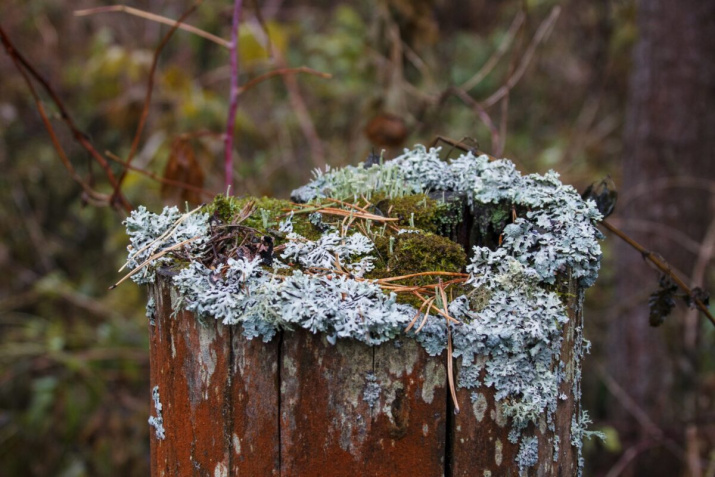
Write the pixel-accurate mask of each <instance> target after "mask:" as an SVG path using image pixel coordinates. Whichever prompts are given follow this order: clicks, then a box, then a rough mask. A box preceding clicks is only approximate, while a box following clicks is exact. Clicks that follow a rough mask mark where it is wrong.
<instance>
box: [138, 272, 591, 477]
mask: <svg viewBox="0 0 715 477" xmlns="http://www.w3.org/2000/svg"><path fill="white" fill-rule="evenodd" d="M562 292H563V295H564V296H568V297H569V302H568V303H567V305H568V306H569V310H570V314H571V315H570V317H571V321H570V322H569V324H568V325H567V327H566V330H565V339H564V343H563V347H562V349H563V351H562V357H561V358H562V360H563V361H564V362H565V363H566V365H567V369H566V373H567V380H566V381H565V382H564V383H563V384H562V389H561V391H562V392H564V393H565V394H566V395H567V396H568V399H567V400H564V401H561V402H560V404H559V409H558V412H557V416H556V421H555V424H556V434H558V435H559V437H560V445H559V454H558V456H557V460H556V461H555V460H554V444H553V439H554V435H555V433H554V432H551V431H549V430H548V429H547V426H546V422H545V420H544V422H543V423H541V425H540V426H539V427H540V429H538V430H537V431H536V432H537V435H538V436H539V449H540V450H539V457H540V462H539V464H538V465H537V466H536V467H535V468H531V469H529V471H528V472H527V475H539V476H546V475H573V473H574V469H575V466H576V464H577V463H576V452H575V449H573V448H572V447H571V445H570V442H571V437H570V433H571V416H572V411H573V410H574V396H573V390H574V382H573V380H574V379H575V374H574V373H575V372H576V370H577V369H578V367H579V366H580V364H579V363H578V362H577V361H575V360H574V355H573V348H574V342H578V340H580V335H579V334H578V333H579V331H578V330H579V326H580V323H581V316H580V311H579V310H578V306H577V300H576V298H575V297H576V293H577V291H576V289H575V285H574V284H573V282H572V283H571V285H570V288H569V287H566V288H564V289H563V290H562ZM152 295H153V296H154V297H155V300H156V304H157V313H156V317H155V320H154V324H153V325H150V334H151V385H152V387H154V386H158V387H159V394H160V400H161V403H162V406H163V410H162V417H163V419H164V428H165V430H166V438H165V439H163V440H162V439H159V438H158V437H157V434H156V433H155V432H152V437H151V451H152V475H154V476H160V475H166V476H178V475H201V476H204V475H205V476H214V475H220V476H227V475H250V476H259V475H260V476H264V475H284V476H311V477H312V476H341V475H361V476H362V475H364V476H382V475H395V476H400V475H408V476H410V475H414V476H418V475H420V476H421V475H430V476H432V475H447V476H471V475H483V474H484V472H485V471H490V472H491V475H493V476H496V475H519V472H518V466H517V464H516V462H515V456H516V454H517V452H518V446H517V445H514V444H511V443H510V442H509V441H508V437H507V436H508V433H509V430H510V429H511V423H510V422H509V420H508V419H506V418H504V416H503V414H502V413H501V410H500V407H499V406H498V405H497V404H496V403H495V400H494V393H493V390H491V389H486V388H481V389H477V390H476V392H477V393H479V395H480V396H481V397H479V398H478V399H477V400H476V401H475V402H474V403H472V400H471V394H472V392H471V391H467V390H460V391H459V392H458V400H459V404H460V406H461V408H462V411H461V413H459V414H458V415H453V413H452V411H453V408H452V403H451V401H450V397H449V392H448V384H447V382H448V381H447V371H446V356H445V355H446V353H443V354H442V356H437V357H430V356H429V355H427V353H426V352H425V351H424V349H423V348H422V347H421V346H420V345H419V344H417V343H416V342H415V341H414V340H412V339H408V338H405V339H401V340H398V341H397V342H390V343H386V344H383V345H381V346H377V347H370V346H367V345H365V344H362V343H359V342H355V341H338V342H337V344H336V345H331V344H329V343H328V342H327V340H326V338H325V337H324V336H321V335H314V334H311V333H309V332H307V331H305V330H297V331H292V332H285V333H283V336H282V337H281V338H280V339H274V341H273V342H271V343H262V342H260V341H258V340H253V341H248V340H246V339H245V338H244V337H243V336H241V335H240V327H232V326H223V325H221V324H220V323H219V322H216V321H215V320H213V319H207V320H199V319H197V318H196V317H194V316H193V315H191V314H190V313H186V312H180V313H178V314H177V315H176V316H175V317H172V316H171V314H172V312H173V311H172V296H171V287H170V282H169V280H168V279H167V278H166V277H162V278H160V280H159V284H158V285H157V286H155V287H153V288H152ZM370 383H374V384H376V385H377V388H376V389H379V394H376V395H375V396H374V397H375V399H374V401H373V405H372V406H370V400H368V399H366V398H365V396H366V394H365V393H366V390H367V389H369V387H370Z"/></svg>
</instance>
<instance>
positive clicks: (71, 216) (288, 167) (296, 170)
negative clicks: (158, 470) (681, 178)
mask: <svg viewBox="0 0 715 477" xmlns="http://www.w3.org/2000/svg"><path fill="white" fill-rule="evenodd" d="M107 4H108V3H106V2H101V1H98V0H78V1H72V2H68V1H63V0H35V1H33V2H26V1H23V0H3V4H2V7H1V8H2V15H1V17H0V22H1V23H2V26H3V28H4V29H5V30H6V32H8V34H9V35H10V36H11V38H13V40H14V42H15V43H16V45H17V46H18V48H19V49H21V50H22V52H23V54H24V55H25V56H26V57H27V58H28V59H29V60H30V62H31V63H32V64H33V65H34V66H35V67H36V68H37V69H38V70H39V71H40V72H41V73H42V74H43V75H45V77H46V78H47V79H48V80H49V81H50V83H51V84H52V85H53V86H54V87H55V88H56V89H57V91H58V93H59V94H60V96H61V97H62V98H63V100H64V101H65V103H66V106H67V108H68V109H69V111H70V113H71V114H72V115H73V117H74V119H75V121H76V122H77V124H78V126H79V128H80V129H81V130H82V131H83V132H85V133H86V135H87V136H88V137H89V138H90V139H91V141H92V142H93V144H95V146H96V147H97V149H98V150H99V151H105V150H106V151H109V152H111V153H113V154H116V155H117V156H119V157H126V156H127V153H128V151H129V148H130V145H131V142H132V138H133V136H134V132H135V129H136V125H137V122H138V120H139V115H140V113H141V110H142V104H143V101H144V96H145V93H146V82H147V75H148V73H149V70H150V66H151V63H152V57H153V54H154V49H155V48H156V46H157V44H158V43H159V41H160V39H161V37H162V36H163V35H164V34H166V32H167V31H168V27H166V26H162V25H159V24H157V23H154V22H149V21H146V20H144V19H141V18H137V17H134V16H130V15H126V14H124V13H103V14H96V15H90V16H75V15H74V11H75V10H79V9H83V8H92V7H97V6H102V5H107ZM190 4H191V3H190V2H189V1H187V0H179V1H171V2H169V1H166V0H142V1H135V2H129V3H128V5H131V6H134V7H136V8H139V9H143V10H146V11H150V12H153V13H157V14H160V15H163V16H166V17H168V18H172V19H175V18H178V17H179V16H180V15H181V14H182V13H183V11H185V10H186V9H187V8H188V7H189V6H190ZM557 5H558V6H560V7H561V13H560V16H559V18H558V19H557V21H556V23H555V25H554V27H553V30H552V31H551V33H550V35H549V36H548V37H546V38H544V40H543V41H542V42H540V43H539V44H538V45H534V43H533V37H534V35H535V33H536V32H537V31H538V28H539V26H540V25H541V23H542V21H543V20H544V19H546V18H547V17H548V16H549V15H550V14H551V13H552V12H553V8H554V7H556V6H557ZM231 11H232V4H231V2H228V1H217V0H206V1H205V2H204V3H203V4H202V5H201V6H200V7H199V8H198V10H197V11H196V12H195V13H194V14H193V15H192V16H190V17H189V19H188V20H187V21H188V23H190V24H192V25H194V26H197V27H198V28H201V29H203V30H206V31H208V32H211V33H213V34H215V35H218V36H220V37H222V38H224V39H228V37H229V29H230V20H231ZM261 14H262V18H263V19H264V21H265V25H266V29H267V31H268V34H269V36H270V44H267V43H266V41H265V31H264V29H263V28H262V27H261V24H260V22H259V20H258V19H257V16H256V10H255V5H254V4H253V3H252V2H248V5H247V6H246V8H245V10H244V22H243V23H242V26H241V30H240V48H239V61H240V68H241V75H240V81H241V83H242V84H243V83H245V82H246V81H248V80H250V79H252V78H255V77H257V76H258V75H260V74H262V73H265V72H267V71H270V70H272V69H274V68H276V67H281V66H287V65H288V66H294V67H297V66H307V67H310V68H313V69H315V70H318V71H322V72H326V73H330V74H332V75H333V76H332V79H323V78H319V77H315V76H310V75H296V76H294V77H293V78H294V79H293V80H291V79H290V78H287V77H276V78H273V79H270V80H267V81H265V82H263V83H260V84H259V85H257V86H255V87H253V88H252V89H250V90H248V91H246V92H245V94H243V95H242V96H241V98H240V105H239V111H238V116H237V121H236V129H235V137H236V144H235V154H236V158H235V160H236V167H235V178H234V181H235V189H234V192H235V193H236V194H239V195H271V196H277V197H284V198H285V197H288V195H289V193H290V190H291V189H292V188H295V187H296V186H299V185H301V184H302V183H304V182H306V181H307V180H308V179H309V178H310V176H311V170H312V169H313V168H315V167H323V166H324V165H325V164H330V165H331V166H341V165H345V164H356V163H357V162H359V161H361V160H364V159H365V157H366V156H367V155H368V154H369V152H370V151H371V150H372V149H373V147H379V146H380V144H377V145H375V144H373V143H371V141H370V138H368V137H367V136H366V134H365V131H366V126H368V124H369V123H370V121H371V120H373V119H374V118H376V117H377V118H378V119H379V118H383V119H384V118H392V119H394V120H395V121H397V124H398V126H399V127H398V130H399V131H398V134H397V135H398V137H397V138H396V139H395V140H394V143H392V144H390V145H389V147H388V153H389V154H393V155H394V154H395V153H396V152H398V151H399V150H400V149H399V148H400V147H401V146H410V145H412V144H414V143H428V142H429V141H431V139H432V138H433V137H434V136H435V135H444V136H449V137H451V138H454V139H460V138H464V137H469V138H473V139H474V140H476V141H478V143H479V145H480V147H481V149H482V150H485V151H487V152H492V151H495V150H498V149H500V148H502V149H503V154H502V155H503V156H504V157H509V158H513V159H514V160H515V161H516V162H517V164H518V165H519V166H520V167H521V168H522V170H523V171H524V172H544V171H546V170H548V169H551V168H553V169H555V170H557V171H559V172H560V173H562V176H563V180H564V182H566V183H571V184H573V185H575V186H576V187H577V188H578V189H579V190H583V188H584V187H585V186H586V185H587V184H588V183H590V182H593V181H595V180H598V179H600V178H601V177H602V176H603V175H605V174H607V173H609V174H611V175H612V176H613V177H614V179H615V180H616V183H618V182H619V171H620V161H621V156H622V148H623V137H622V131H623V124H624V117H625V115H624V110H625V102H626V94H627V85H628V78H629V72H630V64H631V49H632V47H633V44H634V42H635V41H636V38H637V29H636V24H635V5H634V3H633V1H632V0H610V1H608V2H590V1H587V0H562V1H555V0H523V1H515V0H514V1H504V2H488V1H486V0H455V1H451V2H450V1H446V0H417V1H407V0H381V1H377V2H374V3H372V2H371V3H356V2H332V1H331V2H328V1H313V2H307V1H300V0H299V1H289V0H286V1H280V0H269V1H266V2H264V3H263V4H262V5H261ZM520 15H522V16H523V18H522V23H521V27H520V28H519V29H518V30H515V32H516V34H515V35H513V38H512V36H510V33H509V32H510V25H513V22H515V21H516V20H515V19H518V18H519V16H520ZM396 38H397V40H396ZM511 39H513V41H512V42H511V43H510V44H509V45H508V48H506V49H505V51H504V54H503V57H501V58H500V59H499V61H498V62H497V63H496V65H495V67H494V68H493V70H492V71H490V72H489V73H488V74H486V75H484V77H483V79H481V81H479V82H477V83H476V84H474V85H473V87H471V88H470V89H469V90H468V91H467V92H468V93H469V94H470V95H471V97H472V98H474V99H476V100H478V101H482V100H485V99H487V98H489V97H490V95H492V94H493V93H494V92H495V91H497V90H498V89H499V88H500V87H501V86H502V85H503V84H504V83H505V81H506V78H508V77H509V76H510V74H511V73H513V72H514V71H515V70H516V69H517V68H518V67H519V64H520V61H521V58H522V57H523V56H522V55H523V54H524V53H525V52H526V51H527V50H528V48H529V47H530V46H536V48H535V50H534V56H533V60H532V61H531V62H530V63H529V64H528V66H527V67H526V69H525V70H524V75H523V77H522V78H521V79H520V81H519V82H518V84H516V85H515V86H514V87H513V89H512V90H511V92H510V94H509V97H508V107H507V106H505V101H501V102H499V103H497V104H495V105H494V106H491V107H489V108H488V114H489V115H490V117H491V118H492V119H493V121H494V123H495V125H496V127H497V129H499V130H500V132H501V135H500V137H501V140H503V144H501V145H500V144H495V143H492V134H490V131H489V129H488V128H487V127H485V125H484V123H483V122H481V121H480V119H479V116H478V115H477V114H476V113H475V111H474V110H473V109H472V108H471V107H470V106H467V105H465V104H464V103H463V102H462V101H460V100H459V98H457V97H455V96H450V97H447V98H445V99H444V100H443V101H441V100H440V98H441V95H442V93H443V92H444V91H446V90H447V88H448V87H449V86H452V85H462V84H464V83H465V82H468V81H469V80H470V78H472V77H473V76H474V75H475V74H476V73H477V72H479V71H480V69H481V68H482V67H483V65H485V64H486V63H488V62H489V61H490V58H492V57H493V55H495V52H498V51H499V50H500V48H502V47H503V46H504V45H506V44H507V43H509V41H510V40H511ZM0 71H2V75H0V167H1V168H2V171H3V174H2V175H0V204H2V206H1V207H0V217H1V220H0V228H1V229H2V230H1V232H2V236H3V237H4V239H3V241H2V243H0V264H2V269H3V270H4V272H5V273H3V274H2V275H1V276H0V370H1V372H0V468H1V469H2V470H1V471H0V474H2V475H43V476H44V475H61V476H68V477H69V476H82V475H92V476H101V475H147V474H148V462H149V456H148V452H149V449H148V442H149V441H148V429H149V428H148V425H147V417H148V416H149V412H150V409H149V402H150V401H149V388H148V378H149V370H148V340H147V330H146V326H147V319H146V317H145V316H144V305H145V299H146V295H145V291H144V290H142V289H139V288H138V287H136V286H132V285H124V286H121V287H119V288H118V289H116V290H113V291H111V292H108V291H107V287H108V286H109V285H111V284H112V283H114V282H115V281H116V280H117V279H118V278H119V275H118V274H117V272H116V271H117V269H118V268H119V267H120V266H121V265H122V264H123V261H124V258H125V248H126V244H127V239H126V237H125V234H124V229H123V227H122V225H121V221H122V219H123V214H122V213H121V212H117V211H115V210H112V209H110V208H108V207H104V208H101V207H100V208H98V207H93V206H89V205H87V204H85V203H84V202H83V200H82V193H81V189H80V187H79V186H78V185H77V184H75V183H74V182H73V181H72V180H71V179H70V177H69V175H68V174H67V173H66V171H65V169H64V168H63V167H62V165H61V163H60V161H59V160H58V157H57V154H56V152H55V150H54V149H53V147H52V144H51V142H50V141H49V139H48V136H47V134H46V131H45V130H44V128H43V125H42V122H41V119H40V117H39V116H38V114H37V111H36V108H35V106H34V103H33V102H32V98H31V97H30V96H29V94H28V91H27V88H26V85H25V84H24V83H23V81H22V77H21V76H20V75H19V74H18V73H17V71H16V70H15V69H14V67H13V65H12V63H11V61H10V59H9V57H8V56H7V55H5V54H2V55H0ZM228 82H229V67H228V53H227V50H226V49H225V48H223V47H221V46H219V45H217V44H215V43H212V42H210V41H207V40H206V39H203V38H200V37H198V36H196V35H192V34H190V33H187V32H183V31H178V32H176V33H175V34H174V36H173V37H172V39H171V40H170V41H169V43H168V44H167V46H166V48H165V50H164V51H163V53H162V54H161V57H160V60H159V65H158V68H157V70H156V81H155V88H154V95H153V98H152V102H151V107H150V109H149V116H148V124H147V127H146V129H145V132H144V133H143V135H142V140H141V143H140V148H139V152H138V154H137V157H136V159H135V160H134V162H133V164H134V165H135V166H137V167H139V168H141V169H143V170H146V171H151V172H153V173H155V174H157V175H158V176H162V175H164V174H166V173H168V170H167V162H169V161H170V159H171V158H172V157H176V155H177V154H178V153H177V151H178V150H180V151H183V152H181V154H183V156H182V157H184V158H185V160H186V161H188V163H190V164H192V165H191V166H190V168H189V169H190V170H189V171H188V172H187V171H184V173H185V174H193V175H194V176H195V175H196V174H200V175H201V177H202V181H198V182H197V184H198V185H200V186H202V187H203V188H204V189H206V190H208V191H210V192H211V193H218V192H221V191H222V188H223V178H222V176H221V171H222V153H223V152H222V151H223V150H222V147H223V140H222V133H223V130H224V127H225V124H226V114H227V104H228V100H227V98H228ZM45 107H46V108H47V109H48V111H49V114H50V116H51V120H52V122H53V124H54V125H55V127H56V129H57V132H58V135H59V138H60V140H61V142H62V144H63V145H64V146H65V147H66V148H67V150H68V152H69V155H70V159H71V161H72V163H73V164H74V165H75V167H76V168H77V169H78V170H79V171H80V172H81V173H82V174H83V175H84V176H85V177H88V178H90V179H89V180H90V181H93V183H96V184H98V187H99V188H103V190H109V189H108V188H107V186H106V184H105V185H102V184H103V183H102V180H103V179H102V174H101V171H100V170H99V169H98V167H97V166H96V165H94V166H93V165H92V164H91V159H90V158H89V157H88V155H87V153H86V152H85V151H84V150H83V149H81V148H80V147H79V146H78V145H77V144H76V143H74V142H73V141H72V138H71V135H70V134H69V133H68V131H67V130H66V128H64V127H63V124H62V123H61V120H60V118H59V116H58V112H57V110H56V108H54V106H52V105H51V103H50V102H46V103H45ZM400 128H403V129H400ZM403 136H405V137H403ZM177 141H178V142H177ZM177 144H181V149H177V147H175V146H176V145H177ZM172 151H173V152H172ZM114 167H115V170H116V171H119V170H120V169H119V167H118V166H117V165H116V164H115V166H114ZM175 177H179V178H180V179H181V180H190V179H191V178H187V177H185V176H175ZM167 189H171V188H165V190H164V191H163V194H162V190H161V184H159V183H158V182H157V181H155V180H152V179H151V178H149V177H147V176H145V175H142V174H139V173H136V172H130V173H129V175H128V176H127V180H126V182H125V184H124V187H123V191H124V193H125V194H126V196H127V197H128V199H129V200H130V201H131V202H132V204H134V205H135V206H136V205H137V204H144V205H147V206H148V207H149V208H150V209H154V210H158V209H159V208H160V207H161V206H162V205H163V203H165V202H177V203H179V204H181V205H182V206H183V200H184V199H189V200H194V201H197V200H205V199H206V198H204V197H202V198H200V199H199V197H198V196H196V197H194V196H192V197H187V196H184V195H182V194H180V193H179V194H177V193H176V191H173V193H172V191H171V190H167ZM604 252H605V260H604V268H603V272H602V276H601V278H600V282H599V285H598V286H597V287H596V288H595V289H592V290H590V291H589V296H588V302H589V303H588V306H589V309H588V310H587V313H586V319H587V329H586V334H587V336H588V337H589V338H590V339H592V340H593V341H594V345H595V346H594V353H593V354H592V356H591V357H589V358H588V360H587V363H586V370H585V376H586V379H585V385H584V396H585V398H584V400H585V404H586V408H587V409H589V410H590V411H591V414H592V416H593V417H594V418H595V419H594V420H595V421H596V424H595V427H596V428H598V429H600V430H603V431H605V432H606V433H607V434H608V435H609V439H608V440H607V441H606V443H593V442H591V443H588V444H587V455H586V462H587V474H588V475H605V474H606V472H608V470H609V469H610V468H611V467H612V466H613V464H614V463H615V462H617V461H618V459H619V458H620V457H621V456H622V453H623V452H624V450H625V447H624V445H625V443H622V442H621V441H620V439H619V433H618V431H616V428H615V427H614V426H613V423H612V422H610V421H609V420H608V418H607V416H608V415H609V412H608V406H614V405H618V403H617V402H616V403H614V401H613V399H611V397H610V396H609V393H608V390H607V387H606V386H604V385H603V383H602V380H601V379H600V378H599V375H598V374H597V373H596V372H595V371H594V370H595V368H596V366H597V365H598V364H599V363H601V362H602V361H603V360H604V358H603V356H604V354H605V353H607V352H608V350H607V345H606V341H607V340H606V338H607V337H606V336H605V328H606V326H605V323H606V322H607V321H608V319H609V317H608V316H607V315H608V314H609V313H610V312H611V311H612V310H613V308H612V306H613V299H614V298H613V297H614V293H613V286H614V274H615V272H614V268H613V263H612V252H611V249H610V242H609V241H607V242H605V243H604ZM642 306H645V304H643V305H642ZM661 332H662V331H661V330H654V331H653V333H661ZM674 359H675V358H674ZM714 364H715V363H713V362H709V363H706V366H704V367H703V368H702V369H701V370H700V372H701V373H703V374H704V375H707V376H710V378H712V374H713V365H714ZM656 417H657V416H656ZM663 475H666V474H663ZM667 475H674V474H667Z"/></svg>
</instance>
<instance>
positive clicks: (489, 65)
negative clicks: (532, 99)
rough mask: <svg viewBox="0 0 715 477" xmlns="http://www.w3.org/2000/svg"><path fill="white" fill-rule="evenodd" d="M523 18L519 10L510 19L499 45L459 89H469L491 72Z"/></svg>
mask: <svg viewBox="0 0 715 477" xmlns="http://www.w3.org/2000/svg"><path fill="white" fill-rule="evenodd" d="M525 19H526V15H524V11H523V10H519V12H518V13H517V14H516V16H515V17H514V20H512V22H511V25H510V26H509V30H507V32H506V34H505V35H504V40H502V42H501V43H500V44H499V47H497V49H496V51H494V53H492V56H490V57H489V59H488V60H487V62H486V63H484V65H482V67H481V68H480V69H479V71H477V72H476V73H475V74H474V76H472V77H471V78H469V79H468V80H467V81H465V82H464V83H462V85H461V86H460V87H459V88H460V89H462V90H464V91H469V90H470V89H472V88H474V87H475V86H477V85H478V84H479V83H481V82H482V80H483V79H484V78H486V76H487V75H488V74H489V73H491V72H492V70H493V69H494V67H495V66H496V65H497V64H498V63H499V60H501V58H502V57H503V56H504V54H505V53H506V52H507V50H509V47H510V46H511V44H512V42H513V41H514V37H516V33H517V32H518V31H519V29H520V28H521V26H522V25H523V24H524V20H525Z"/></svg>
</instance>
